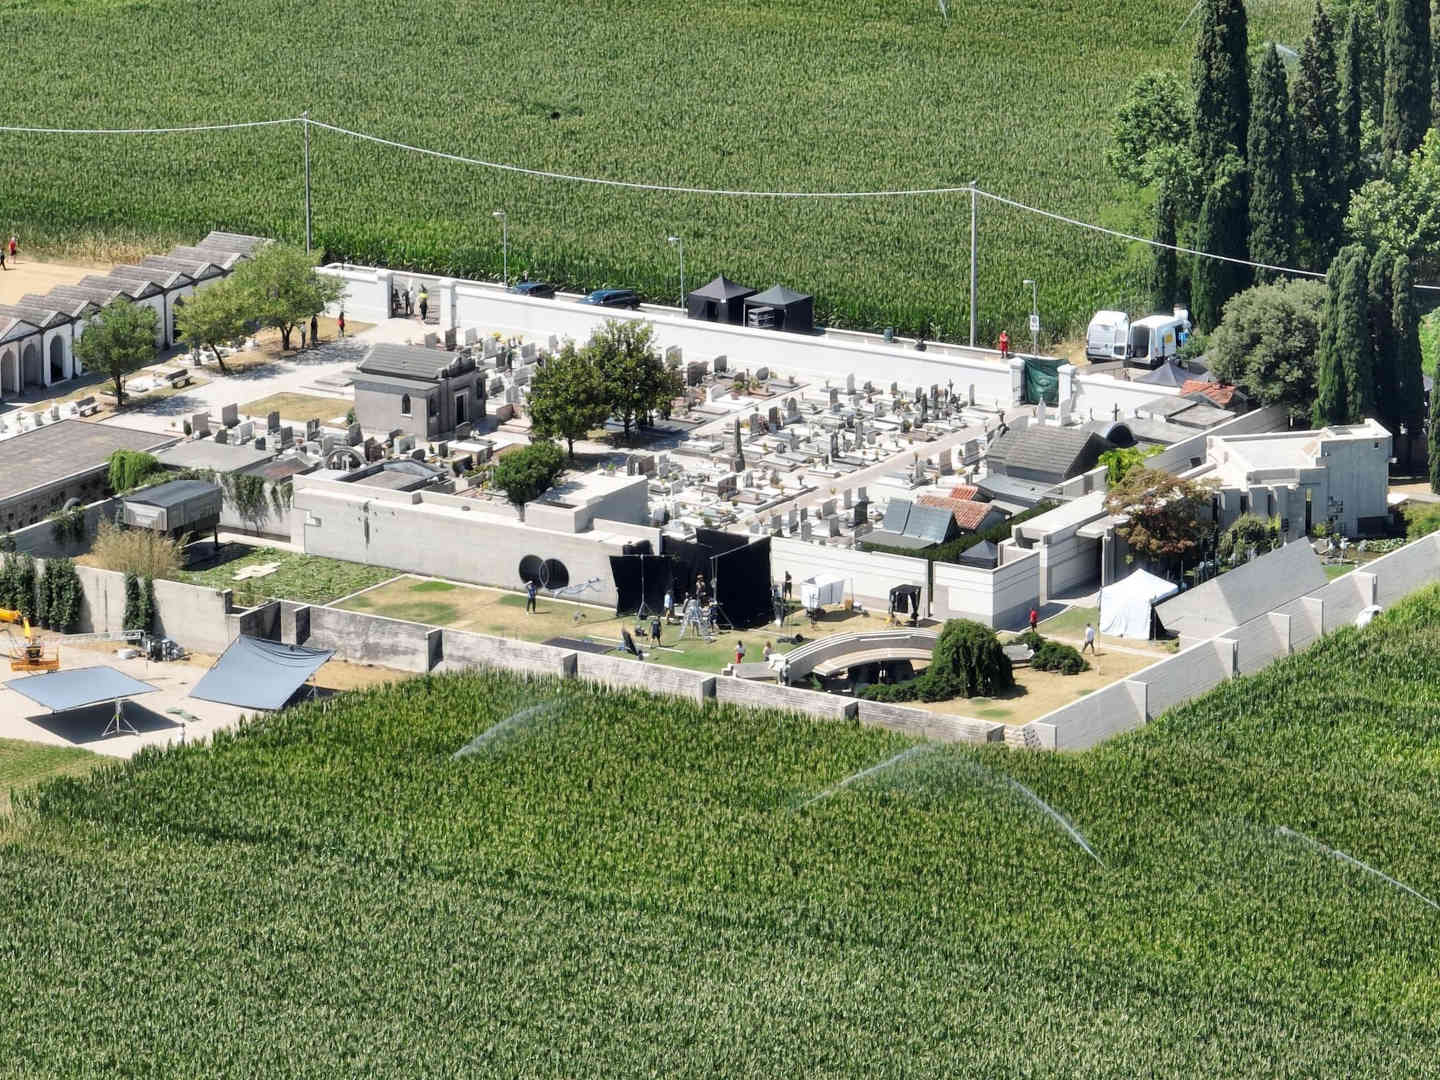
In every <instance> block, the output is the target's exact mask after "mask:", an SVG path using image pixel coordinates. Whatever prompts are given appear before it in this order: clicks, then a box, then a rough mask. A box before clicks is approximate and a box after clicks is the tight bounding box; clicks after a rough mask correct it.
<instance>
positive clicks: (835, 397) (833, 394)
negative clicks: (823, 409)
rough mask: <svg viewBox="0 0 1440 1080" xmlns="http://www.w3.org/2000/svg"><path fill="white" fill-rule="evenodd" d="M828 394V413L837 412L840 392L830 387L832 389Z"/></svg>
mask: <svg viewBox="0 0 1440 1080" xmlns="http://www.w3.org/2000/svg"><path fill="white" fill-rule="evenodd" d="M829 394H830V411H831V412H838V411H839V409H840V391H839V390H837V389H836V388H835V387H833V386H832V387H830V390H829Z"/></svg>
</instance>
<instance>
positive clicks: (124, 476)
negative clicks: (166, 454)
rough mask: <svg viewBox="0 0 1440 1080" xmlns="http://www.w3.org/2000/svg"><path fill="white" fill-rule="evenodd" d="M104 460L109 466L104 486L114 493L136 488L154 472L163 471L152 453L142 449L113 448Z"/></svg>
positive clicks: (163, 468)
mask: <svg viewBox="0 0 1440 1080" xmlns="http://www.w3.org/2000/svg"><path fill="white" fill-rule="evenodd" d="M106 461H107V462H108V464H109V468H108V469H107V470H106V474H105V486H106V487H108V488H109V489H110V491H111V493H112V494H115V495H119V494H120V493H121V492H124V491H130V490H132V489H134V488H137V487H139V486H140V485H141V484H143V483H144V482H145V481H146V480H147V479H148V478H149V477H151V476H153V475H154V474H155V473H158V472H164V471H165V466H164V465H161V464H160V460H159V459H158V458H157V457H156V456H155V455H154V454H147V453H145V451H143V450H114V451H112V452H111V454H110V456H109V458H107V459H106Z"/></svg>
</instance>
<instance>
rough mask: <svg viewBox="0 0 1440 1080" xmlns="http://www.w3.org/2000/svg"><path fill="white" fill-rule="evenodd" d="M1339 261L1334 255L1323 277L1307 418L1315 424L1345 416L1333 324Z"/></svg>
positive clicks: (1337, 319) (1337, 317) (1341, 269)
mask: <svg viewBox="0 0 1440 1080" xmlns="http://www.w3.org/2000/svg"><path fill="white" fill-rule="evenodd" d="M1347 258H1348V256H1347ZM1343 262H1344V260H1342V259H1341V258H1340V257H1339V256H1336V259H1335V261H1334V262H1333V263H1331V264H1330V273H1329V275H1328V276H1327V277H1326V285H1327V286H1328V288H1329V292H1328V294H1327V296H1326V298H1325V319H1324V321H1323V322H1322V323H1321V324H1320V342H1319V344H1318V345H1317V346H1316V348H1315V408H1314V409H1313V410H1312V415H1311V421H1312V422H1313V423H1314V425H1315V426H1316V427H1317V428H1318V427H1325V426H1326V425H1327V424H1341V423H1344V422H1345V419H1346V417H1345V365H1344V363H1342V362H1341V359H1340V353H1339V350H1338V349H1337V348H1336V346H1335V336H1336V328H1337V327H1338V326H1339V323H1340V315H1339V308H1338V299H1339V295H1340V287H1339V286H1340V275H1341V274H1342V273H1343V272H1344V269H1345V268H1344V266H1343Z"/></svg>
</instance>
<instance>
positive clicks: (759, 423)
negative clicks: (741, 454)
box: [750, 412, 766, 435]
mask: <svg viewBox="0 0 1440 1080" xmlns="http://www.w3.org/2000/svg"><path fill="white" fill-rule="evenodd" d="M765 430H766V429H765V418H764V417H762V416H761V415H760V414H759V413H758V412H754V413H751V414H750V434H751V435H763V434H765Z"/></svg>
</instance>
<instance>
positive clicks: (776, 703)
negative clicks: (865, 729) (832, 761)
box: [715, 675, 859, 720]
mask: <svg viewBox="0 0 1440 1080" xmlns="http://www.w3.org/2000/svg"><path fill="white" fill-rule="evenodd" d="M715 700H716V701H718V702H720V703H721V704H722V705H724V704H733V705H748V706H750V707H751V708H753V709H785V710H788V711H791V712H803V713H809V714H810V715H811V716H823V717H825V718H826V719H828V720H851V719H854V717H855V714H856V711H857V707H858V704H859V703H858V702H856V701H855V700H854V699H853V698H844V697H838V696H836V695H835V694H822V693H820V692H818V691H815V690H799V689H797V688H795V687H793V686H777V685H776V684H775V683H760V682H752V681H750V680H749V679H737V678H735V677H734V676H733V675H717V676H715Z"/></svg>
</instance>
